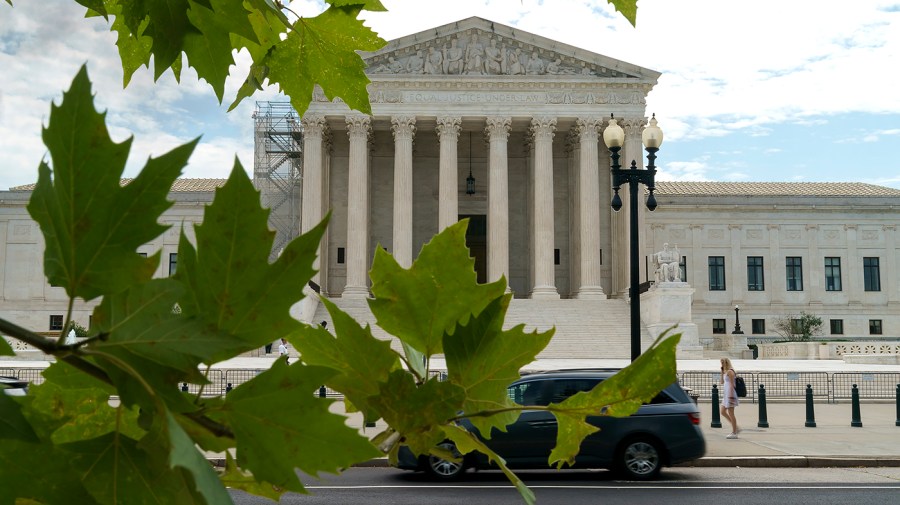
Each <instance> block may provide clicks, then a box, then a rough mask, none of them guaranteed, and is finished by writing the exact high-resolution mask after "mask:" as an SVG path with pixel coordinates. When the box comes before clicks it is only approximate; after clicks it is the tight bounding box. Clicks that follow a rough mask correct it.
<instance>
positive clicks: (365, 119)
mask: <svg viewBox="0 0 900 505" xmlns="http://www.w3.org/2000/svg"><path fill="white" fill-rule="evenodd" d="M344 119H345V121H346V122H347V133H348V134H349V135H354V134H357V135H368V134H369V130H370V129H371V127H372V118H371V117H369V116H364V115H361V114H354V115H351V116H347V117H345V118H344Z"/></svg>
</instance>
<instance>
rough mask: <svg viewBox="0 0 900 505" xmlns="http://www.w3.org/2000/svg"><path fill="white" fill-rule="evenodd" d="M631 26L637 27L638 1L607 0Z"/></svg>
mask: <svg viewBox="0 0 900 505" xmlns="http://www.w3.org/2000/svg"><path fill="white" fill-rule="evenodd" d="M607 1H608V2H609V3H610V4H611V5H612V6H613V7H615V8H616V10H617V11H619V13H620V14H622V16H624V17H625V19H627V20H628V22H629V23H631V26H634V27H637V0H607Z"/></svg>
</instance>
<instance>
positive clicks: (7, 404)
mask: <svg viewBox="0 0 900 505" xmlns="http://www.w3.org/2000/svg"><path fill="white" fill-rule="evenodd" d="M0 439H4V440H21V441H23V442H37V441H38V436H37V435H36V434H35V433H34V430H33V429H32V428H31V424H30V423H29V422H28V419H26V418H25V416H24V415H23V414H22V406H21V405H20V404H19V402H17V401H16V400H14V399H13V397H12V396H8V395H7V394H6V393H4V392H3V391H2V390H0ZM4 443H5V442H4Z"/></svg>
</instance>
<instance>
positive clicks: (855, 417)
mask: <svg viewBox="0 0 900 505" xmlns="http://www.w3.org/2000/svg"><path fill="white" fill-rule="evenodd" d="M862 425H863V424H862V416H860V413H859V387H857V385H856V384H854V385H853V391H852V392H851V394H850V426H852V427H853V428H862Z"/></svg>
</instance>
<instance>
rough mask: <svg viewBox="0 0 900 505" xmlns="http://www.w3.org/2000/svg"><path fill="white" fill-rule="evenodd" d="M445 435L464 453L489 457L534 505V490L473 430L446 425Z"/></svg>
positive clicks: (531, 504)
mask: <svg viewBox="0 0 900 505" xmlns="http://www.w3.org/2000/svg"><path fill="white" fill-rule="evenodd" d="M444 435H445V436H446V437H447V438H449V439H450V440H452V441H453V443H454V444H456V449H457V450H458V451H459V452H460V453H462V454H468V453H470V452H472V451H478V452H480V453H482V454H484V455H485V456H487V457H488V459H489V460H490V461H491V462H493V463H494V464H495V465H497V466H498V467H499V468H500V470H502V471H503V475H506V478H507V479H509V481H510V482H511V483H512V484H513V485H514V486H516V490H517V491H518V492H519V494H520V495H522V498H523V499H524V500H525V503H527V504H528V505H534V503H535V496H534V492H533V491H532V490H531V489H528V486H526V485H525V483H524V482H522V479H520V478H519V476H518V475H516V474H514V473H513V472H512V470H510V469H509V468H508V467H507V466H506V460H504V459H503V458H502V457H500V455H499V454H497V453H495V452H494V451H492V450H491V448H490V447H488V446H487V445H485V444H484V442H482V441H481V440H479V439H478V437H476V436H475V434H474V433H472V432H471V431H468V430H466V429H465V428H462V427H460V426H457V425H452V426H444Z"/></svg>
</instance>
